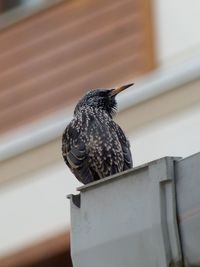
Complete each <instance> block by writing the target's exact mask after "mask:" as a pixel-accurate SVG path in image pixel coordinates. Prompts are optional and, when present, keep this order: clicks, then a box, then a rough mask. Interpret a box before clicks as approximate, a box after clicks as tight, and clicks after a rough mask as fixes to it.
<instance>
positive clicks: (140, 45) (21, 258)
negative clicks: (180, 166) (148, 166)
mask: <svg viewBox="0 0 200 267" xmlns="http://www.w3.org/2000/svg"><path fill="white" fill-rule="evenodd" d="M199 10H200V1H199V0H191V1H187V0H168V1H165V0H110V1H107V0H65V1H64V0H63V1H62V0H0V121H1V123H0V159H1V162H0V267H22V266H23V267H24V266H27V267H39V266H44V267H50V266H72V265H71V260H70V252H69V251H70V242H69V229H70V211H69V201H68V200H67V199H66V195H67V194H70V193H74V192H76V187H77V186H79V185H80V184H79V183H78V181H77V180H76V179H75V178H74V177H73V175H72V174H71V173H70V172H69V170H68V169H67V167H66V166H65V164H64V162H63V159H62V156H61V135H62V132H63V130H64V128H65V126H66V125H67V123H68V122H69V121H70V119H71V118H72V114H73V108H74V105H75V103H76V101H77V100H78V99H79V98H80V97H81V96H82V95H83V94H84V93H85V92H86V91H88V90H89V89H92V88H113V87H114V86H117V85H122V84H126V83H129V82H135V85H134V86H133V87H132V88H130V89H129V90H127V91H126V92H124V93H123V94H121V95H120V96H118V102H119V110H120V112H119V113H118V115H117V116H116V119H115V120H116V121H117V122H118V123H119V124H120V125H121V127H122V128H123V129H124V130H125V131H126V134H127V136H128V137H129V140H130V142H131V146H132V152H133V160H134V166H137V165H140V164H142V163H145V162H148V161H151V160H154V159H156V158H160V157H163V156H180V157H186V156H189V155H191V154H193V153H196V152H199V151H200V57H199V56H200V35H199V33H198V26H199V25H200V16H199ZM85 242H87V240H85Z"/></svg>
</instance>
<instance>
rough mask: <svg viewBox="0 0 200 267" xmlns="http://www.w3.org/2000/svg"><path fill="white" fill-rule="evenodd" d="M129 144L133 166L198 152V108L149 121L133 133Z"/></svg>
mask: <svg viewBox="0 0 200 267" xmlns="http://www.w3.org/2000/svg"><path fill="white" fill-rule="evenodd" d="M130 141H131V145H132V153H133V159H134V164H135V165H140V164H143V163H146V162H148V161H152V160H154V159H158V158H161V157H165V156H178V157H183V158H184V157H188V156H190V155H192V154H195V153H197V152H200V106H199V105H196V106H193V107H191V108H189V109H187V110H185V111H183V112H180V113H178V114H170V115H169V116H167V117H165V118H161V119H159V120H156V121H152V122H151V123H149V124H148V125H146V126H144V127H141V128H138V129H137V131H135V132H133V133H132V134H131V136H130Z"/></svg>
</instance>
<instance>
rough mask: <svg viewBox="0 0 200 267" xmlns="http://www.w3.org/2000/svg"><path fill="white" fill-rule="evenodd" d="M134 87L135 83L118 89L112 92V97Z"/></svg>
mask: <svg viewBox="0 0 200 267" xmlns="http://www.w3.org/2000/svg"><path fill="white" fill-rule="evenodd" d="M132 85H134V83H129V84H126V85H123V86H120V87H117V88H116V89H113V90H112V92H111V95H112V96H115V95H117V94H119V93H120V92H122V91H124V90H125V89H126V88H128V87H130V86H132Z"/></svg>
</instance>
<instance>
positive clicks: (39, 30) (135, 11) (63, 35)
mask: <svg viewBox="0 0 200 267" xmlns="http://www.w3.org/2000/svg"><path fill="white" fill-rule="evenodd" d="M145 1H147V0H140V1H139V0H133V1H132V0H124V1H121V0H115V1H114V0H111V1H107V0H97V1H92V0H82V1H72V2H70V3H68V2H67V1H64V2H63V3H62V4H59V5H57V6H56V7H55V6H54V7H53V8H50V9H48V10H46V11H44V12H41V13H39V14H37V15H35V16H32V17H30V18H29V19H26V20H24V21H21V22H20V23H17V24H15V25H13V26H12V27H9V28H7V29H5V30H3V31H1V32H0V51H1V53H0V120H1V121H2V123H1V126H0V133H4V132H5V131H8V130H11V129H14V128H15V127H20V126H21V125H23V124H24V123H30V122H31V121H33V120H36V119H39V118H41V117H43V116H46V115H49V114H50V113H51V112H54V111H56V110H58V109H62V108H63V107H65V106H66V105H71V104H72V102H73V101H75V100H77V99H78V98H79V97H80V95H82V94H83V93H84V92H85V91H87V90H88V89H90V88H97V87H98V88H99V87H113V86H114V85H117V84H122V83H123V82H127V80H133V79H134V77H136V76H139V75H141V74H143V73H145V72H146V71H148V70H150V69H152V68H153V67H154V65H155V64H154V63H155V62H154V56H153V52H152V50H153V45H152V39H150V41H149V36H150V35H151V34H150V30H149V27H150V24H149V22H148V21H149V20H150V19H149V18H150V16H149V17H148V12H149V9H150V8H149V6H148V5H147V3H146V2H145ZM145 18H148V21H147V20H146V19H145Z"/></svg>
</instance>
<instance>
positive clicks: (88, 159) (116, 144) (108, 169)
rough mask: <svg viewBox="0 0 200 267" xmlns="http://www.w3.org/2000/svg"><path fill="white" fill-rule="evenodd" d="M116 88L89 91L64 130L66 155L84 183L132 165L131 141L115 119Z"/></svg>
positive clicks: (71, 167)
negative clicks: (113, 117) (113, 118)
mask: <svg viewBox="0 0 200 267" xmlns="http://www.w3.org/2000/svg"><path fill="white" fill-rule="evenodd" d="M129 86H131V85H127V86H126V87H125V86H124V89H125V88H127V87H129ZM120 88H122V87H120ZM117 90H118V91H119V92H120V90H119V89H117ZM117 90H116V91H115V89H111V90H93V91H91V92H89V93H88V94H86V95H85V96H84V97H83V98H82V99H81V100H80V101H79V103H78V104H77V106H76V108H75V111H74V118H73V119H72V121H71V122H70V123H69V125H68V126H67V128H66V129H65V131H64V133H63V137H62V154H63V158H64V160H65V162H66V164H67V165H68V167H69V168H70V169H71V171H72V172H73V173H74V175H75V176H76V178H77V179H78V180H79V181H80V182H82V183H83V184H87V183H90V182H92V181H96V180H99V179H101V178H104V177H107V176H110V175H112V174H115V173H118V172H121V171H124V170H127V169H129V168H131V167H132V157H131V152H130V145H129V142H128V140H127V138H126V136H125V134H124V133H123V131H122V129H121V128H120V127H119V126H118V125H117V124H116V123H115V122H114V121H113V120H112V116H113V114H114V112H115V111H116V100H115V96H116V94H117V93H118V91H117ZM122 90H123V89H121V91H122ZM115 92H116V93H115Z"/></svg>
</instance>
